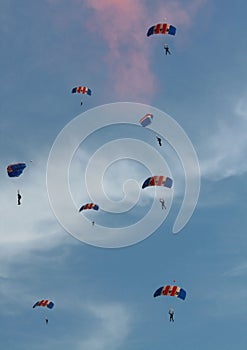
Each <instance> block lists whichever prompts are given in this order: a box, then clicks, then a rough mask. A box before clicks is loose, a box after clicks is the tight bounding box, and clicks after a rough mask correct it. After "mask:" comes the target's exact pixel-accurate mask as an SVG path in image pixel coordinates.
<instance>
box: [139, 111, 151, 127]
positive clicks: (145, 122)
mask: <svg viewBox="0 0 247 350" xmlns="http://www.w3.org/2000/svg"><path fill="white" fill-rule="evenodd" d="M152 120H153V115H152V114H151V113H147V114H145V115H144V117H142V118H141V119H140V120H139V123H140V124H141V126H144V127H145V126H147V125H149V124H151V123H152Z"/></svg>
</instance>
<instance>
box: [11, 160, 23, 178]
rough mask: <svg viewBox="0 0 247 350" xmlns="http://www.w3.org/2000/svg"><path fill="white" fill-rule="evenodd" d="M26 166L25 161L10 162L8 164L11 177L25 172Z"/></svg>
mask: <svg viewBox="0 0 247 350" xmlns="http://www.w3.org/2000/svg"><path fill="white" fill-rule="evenodd" d="M25 168H26V164H25V163H16V164H10V165H8V166H7V173H8V176H9V177H18V176H20V175H21V174H22V173H23V170H24V169H25Z"/></svg>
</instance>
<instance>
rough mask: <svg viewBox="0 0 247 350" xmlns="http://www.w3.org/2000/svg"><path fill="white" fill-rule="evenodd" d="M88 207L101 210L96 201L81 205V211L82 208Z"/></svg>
mask: <svg viewBox="0 0 247 350" xmlns="http://www.w3.org/2000/svg"><path fill="white" fill-rule="evenodd" d="M86 209H94V210H99V206H98V205H97V204H94V203H87V204H84V205H83V206H81V207H80V209H79V212H80V211H82V210H86Z"/></svg>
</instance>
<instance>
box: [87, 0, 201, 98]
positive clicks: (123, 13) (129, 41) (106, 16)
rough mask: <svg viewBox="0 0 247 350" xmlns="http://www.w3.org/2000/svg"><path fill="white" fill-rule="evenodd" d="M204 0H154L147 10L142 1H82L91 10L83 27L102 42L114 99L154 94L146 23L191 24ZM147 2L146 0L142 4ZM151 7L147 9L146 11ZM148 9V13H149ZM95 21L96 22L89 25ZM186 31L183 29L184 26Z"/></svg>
mask: <svg viewBox="0 0 247 350" xmlns="http://www.w3.org/2000/svg"><path fill="white" fill-rule="evenodd" d="M205 2H206V0H191V1H189V2H187V4H186V5H184V1H183V2H179V1H174V0H172V1H166V2H165V3H164V2H163V1H154V2H153V4H151V5H150V3H149V6H151V7H150V8H149V9H148V8H147V5H145V2H144V1H142V0H124V1H123V0H84V1H83V3H84V4H86V6H87V7H88V9H90V10H92V11H91V15H90V17H89V18H88V21H87V24H86V27H87V30H88V31H89V32H91V33H92V34H94V35H98V36H100V37H101V38H102V40H104V41H105V43H106V46H107V47H108V54H107V55H106V57H105V59H106V62H107V64H108V65H109V66H110V67H111V71H112V75H111V79H112V80H113V86H114V90H115V94H116V95H117V97H118V98H122V99H126V100H128V99H129V97H130V96H131V97H134V98H139V99H143V100H144V101H145V102H147V103H148V102H149V101H147V97H148V98H152V94H155V85H156V83H155V76H154V74H153V72H152V62H151V55H150V41H148V40H147V37H146V32H147V29H148V27H149V26H151V25H153V24H155V23H158V22H160V21H163V20H164V19H165V18H166V20H167V22H168V23H171V24H174V25H176V26H177V25H181V26H182V25H183V26H185V27H186V28H188V27H190V26H191V25H192V23H193V18H194V16H195V15H196V13H197V11H198V9H200V7H201V6H203V5H204V4H205ZM146 4H147V3H146ZM150 9H151V10H150ZM150 12H152V13H150ZM94 23H97V25H92V24H94ZM186 30H187V29H186Z"/></svg>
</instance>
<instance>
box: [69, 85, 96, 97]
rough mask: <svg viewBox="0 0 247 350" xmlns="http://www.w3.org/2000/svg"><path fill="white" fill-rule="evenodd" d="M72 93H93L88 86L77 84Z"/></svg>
mask: <svg viewBox="0 0 247 350" xmlns="http://www.w3.org/2000/svg"><path fill="white" fill-rule="evenodd" d="M71 92H72V94H75V93H78V94H87V95H90V96H91V94H92V90H91V89H89V88H88V87H87V86H76V87H74V88H73V89H72V91H71Z"/></svg>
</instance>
